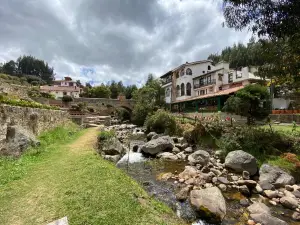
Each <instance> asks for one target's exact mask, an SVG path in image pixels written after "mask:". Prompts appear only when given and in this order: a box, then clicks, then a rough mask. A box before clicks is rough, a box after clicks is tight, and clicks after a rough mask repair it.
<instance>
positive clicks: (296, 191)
mask: <svg viewBox="0 0 300 225" xmlns="http://www.w3.org/2000/svg"><path fill="white" fill-rule="evenodd" d="M292 194H293V195H294V196H295V197H297V198H300V191H299V190H295V191H293V192H292Z"/></svg>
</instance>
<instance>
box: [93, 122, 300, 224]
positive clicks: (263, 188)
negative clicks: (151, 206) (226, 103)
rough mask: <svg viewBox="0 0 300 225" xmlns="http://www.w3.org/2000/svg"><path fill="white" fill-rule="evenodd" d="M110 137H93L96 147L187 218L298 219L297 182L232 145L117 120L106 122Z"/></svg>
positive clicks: (210, 220)
mask: <svg viewBox="0 0 300 225" xmlns="http://www.w3.org/2000/svg"><path fill="white" fill-rule="evenodd" d="M105 129H106V130H111V129H113V130H115V132H116V137H113V138H111V139H109V140H106V141H104V142H101V141H99V146H98V152H99V153H100V154H101V155H102V156H103V158H105V159H107V160H110V161H112V162H114V163H116V165H117V166H118V167H120V168H121V169H123V170H124V171H125V172H127V173H128V174H129V175H130V176H132V177H133V178H134V179H136V180H137V181H138V182H140V183H141V184H142V185H143V187H144V188H145V190H147V191H148V193H149V194H150V195H152V196H154V197H156V198H157V199H159V200H161V201H163V202H165V203H166V204H168V205H169V206H170V207H171V208H172V209H173V210H174V211H176V213H177V215H178V216H179V217H181V218H183V219H185V220H186V221H187V222H190V223H191V224H224V225H225V224H250V225H252V224H253V225H254V224H263V225H269V224H270V225H274V224H276V225H277V224H278V225H281V224H282V225H284V224H293V225H296V224H299V223H300V222H299V221H300V186H299V185H297V184H295V179H294V177H292V176H291V175H290V174H288V173H287V172H285V171H283V170H281V169H280V168H278V167H274V166H271V165H268V164H263V165H262V166H261V167H260V168H259V167H258V165H257V160H256V159H255V158H254V157H253V156H252V155H250V154H248V153H246V152H244V151H242V150H236V151H233V152H230V153H229V154H228V155H227V156H225V157H222V153H221V152H220V151H214V150H210V149H200V148H197V147H196V146H191V145H189V143H187V142H186V140H185V139H184V138H182V137H170V136H164V135H161V134H156V133H154V132H151V133H149V134H147V135H146V134H145V133H144V129H143V128H137V127H136V126H134V125H130V124H122V125H114V126H110V127H106V128H105Z"/></svg>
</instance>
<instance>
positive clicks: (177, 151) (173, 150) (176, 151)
mask: <svg viewBox="0 0 300 225" xmlns="http://www.w3.org/2000/svg"><path fill="white" fill-rule="evenodd" d="M172 152H173V153H175V154H177V153H180V152H181V151H180V149H179V148H177V147H174V148H173V149H172Z"/></svg>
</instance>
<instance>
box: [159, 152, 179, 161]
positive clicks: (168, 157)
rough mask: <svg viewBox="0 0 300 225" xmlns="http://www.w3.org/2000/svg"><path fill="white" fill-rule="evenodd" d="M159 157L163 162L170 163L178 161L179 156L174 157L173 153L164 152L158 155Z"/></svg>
mask: <svg viewBox="0 0 300 225" xmlns="http://www.w3.org/2000/svg"><path fill="white" fill-rule="evenodd" d="M157 157H158V158H160V159H161V160H170V161H176V160H178V157H177V155H174V154H173V153H171V152H162V153H159V154H157Z"/></svg>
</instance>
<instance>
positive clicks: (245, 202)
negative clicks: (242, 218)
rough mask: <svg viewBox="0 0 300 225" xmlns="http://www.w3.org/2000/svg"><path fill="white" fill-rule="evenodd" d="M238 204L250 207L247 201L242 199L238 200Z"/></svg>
mask: <svg viewBox="0 0 300 225" xmlns="http://www.w3.org/2000/svg"><path fill="white" fill-rule="evenodd" d="M240 204H241V205H242V206H245V207H248V206H249V205H250V202H249V200H248V199H246V198H244V199H241V200H240Z"/></svg>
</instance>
